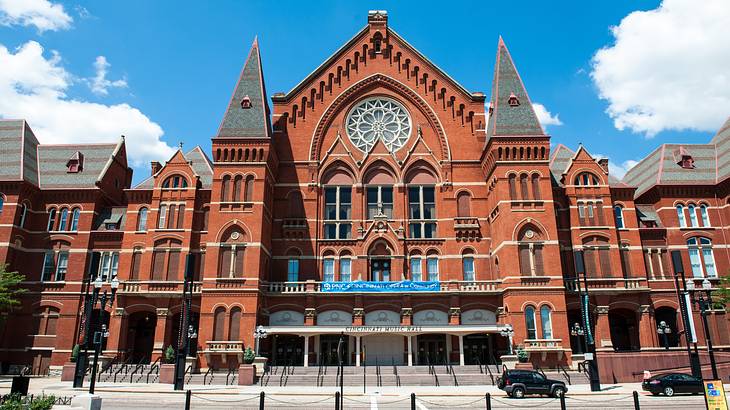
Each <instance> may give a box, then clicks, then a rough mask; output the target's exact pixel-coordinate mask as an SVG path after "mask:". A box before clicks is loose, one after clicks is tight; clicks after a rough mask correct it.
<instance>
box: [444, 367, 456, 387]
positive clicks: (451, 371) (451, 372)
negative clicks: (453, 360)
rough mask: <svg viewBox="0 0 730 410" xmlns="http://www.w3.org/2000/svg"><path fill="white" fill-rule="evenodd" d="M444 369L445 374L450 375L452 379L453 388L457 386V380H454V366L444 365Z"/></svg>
mask: <svg viewBox="0 0 730 410" xmlns="http://www.w3.org/2000/svg"><path fill="white" fill-rule="evenodd" d="M446 368H447V369H448V371H447V373H450V374H451V377H452V378H453V379H454V386H458V385H459V380H457V379H456V373H454V366H453V365H451V364H448V365H446Z"/></svg>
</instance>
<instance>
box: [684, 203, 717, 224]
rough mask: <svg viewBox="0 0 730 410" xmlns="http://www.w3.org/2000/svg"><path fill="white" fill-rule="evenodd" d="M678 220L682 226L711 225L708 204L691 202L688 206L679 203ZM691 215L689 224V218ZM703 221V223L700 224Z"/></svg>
mask: <svg viewBox="0 0 730 410" xmlns="http://www.w3.org/2000/svg"><path fill="white" fill-rule="evenodd" d="M676 209H677V220H678V221H679V227H680V228H700V227H702V228H707V227H710V226H712V225H710V214H709V211H708V207H707V205H706V204H700V205H699V206H698V205H695V204H689V205H687V207H686V210H685V206H684V205H683V204H677V206H676ZM687 217H689V224H688V223H687V220H688V218H687ZM700 222H702V225H700Z"/></svg>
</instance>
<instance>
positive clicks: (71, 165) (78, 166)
mask: <svg viewBox="0 0 730 410" xmlns="http://www.w3.org/2000/svg"><path fill="white" fill-rule="evenodd" d="M83 169H84V154H82V153H81V152H79V151H76V152H74V154H73V155H72V156H71V158H69V160H68V162H66V172H69V173H73V174H76V173H79V172H81V171H83Z"/></svg>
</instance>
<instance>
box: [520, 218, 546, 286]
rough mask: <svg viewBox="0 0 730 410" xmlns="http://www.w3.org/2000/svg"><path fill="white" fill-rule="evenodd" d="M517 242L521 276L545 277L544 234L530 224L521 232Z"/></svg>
mask: <svg viewBox="0 0 730 410" xmlns="http://www.w3.org/2000/svg"><path fill="white" fill-rule="evenodd" d="M517 240H518V242H517V252H518V253H519V261H520V275H522V276H542V275H544V274H545V266H544V263H543V248H544V246H543V242H544V238H543V235H542V233H541V232H540V231H539V230H538V229H537V228H536V227H535V226H533V225H531V224H530V225H527V226H525V227H524V228H522V229H521V230H520V233H519V235H518V239H517Z"/></svg>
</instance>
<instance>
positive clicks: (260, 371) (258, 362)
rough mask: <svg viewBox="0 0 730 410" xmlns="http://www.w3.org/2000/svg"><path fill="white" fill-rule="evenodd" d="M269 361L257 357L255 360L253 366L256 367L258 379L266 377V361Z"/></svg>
mask: <svg viewBox="0 0 730 410" xmlns="http://www.w3.org/2000/svg"><path fill="white" fill-rule="evenodd" d="M268 360H269V359H268V358H266V357H263V356H256V358H255V359H253V365H254V366H256V377H261V376H263V375H264V367H266V361H268Z"/></svg>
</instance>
